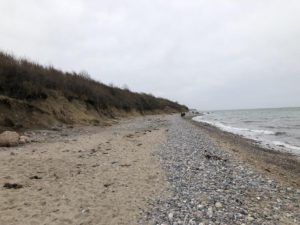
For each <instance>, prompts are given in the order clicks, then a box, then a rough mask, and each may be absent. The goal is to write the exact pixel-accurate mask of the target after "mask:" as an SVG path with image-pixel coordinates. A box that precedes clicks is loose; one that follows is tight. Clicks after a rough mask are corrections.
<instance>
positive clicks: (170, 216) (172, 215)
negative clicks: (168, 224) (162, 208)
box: [168, 213, 174, 221]
mask: <svg viewBox="0 0 300 225" xmlns="http://www.w3.org/2000/svg"><path fill="white" fill-rule="evenodd" d="M168 217H169V220H170V221H173V217H174V213H169V215H168Z"/></svg>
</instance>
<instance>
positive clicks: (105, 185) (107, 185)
mask: <svg viewBox="0 0 300 225" xmlns="http://www.w3.org/2000/svg"><path fill="white" fill-rule="evenodd" d="M113 184H114V183H106V184H104V185H103V186H104V187H106V188H108V187H110V186H112V185H113Z"/></svg>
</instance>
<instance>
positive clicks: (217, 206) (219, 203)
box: [215, 202, 223, 208]
mask: <svg viewBox="0 0 300 225" xmlns="http://www.w3.org/2000/svg"><path fill="white" fill-rule="evenodd" d="M215 206H216V208H222V207H223V205H222V203H221V202H216V204H215Z"/></svg>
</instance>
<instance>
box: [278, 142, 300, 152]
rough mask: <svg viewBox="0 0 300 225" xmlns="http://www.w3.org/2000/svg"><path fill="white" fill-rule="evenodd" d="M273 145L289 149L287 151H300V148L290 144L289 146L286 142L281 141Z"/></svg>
mask: <svg viewBox="0 0 300 225" xmlns="http://www.w3.org/2000/svg"><path fill="white" fill-rule="evenodd" d="M273 144H274V145H276V146H278V147H281V148H287V149H291V150H297V151H300V147H298V146H294V145H290V144H287V143H284V142H281V141H273Z"/></svg>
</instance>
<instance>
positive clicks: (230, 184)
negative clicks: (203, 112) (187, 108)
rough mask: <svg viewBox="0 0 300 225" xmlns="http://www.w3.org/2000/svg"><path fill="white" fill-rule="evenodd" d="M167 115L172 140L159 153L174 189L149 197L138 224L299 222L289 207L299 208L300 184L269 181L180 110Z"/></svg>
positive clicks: (296, 209) (297, 209)
mask: <svg viewBox="0 0 300 225" xmlns="http://www.w3.org/2000/svg"><path fill="white" fill-rule="evenodd" d="M165 119H166V120H167V122H166V123H165V124H166V127H165V129H168V133H167V135H168V142H166V143H165V144H164V145H162V146H161V148H160V149H159V150H158V151H157V155H156V156H155V157H157V158H158V159H159V160H160V162H161V165H162V168H163V170H164V171H165V174H166V176H167V180H168V183H169V187H170V192H171V194H170V196H169V197H167V198H165V196H163V197H162V198H160V199H156V200H155V199H154V200H151V206H152V207H151V208H150V209H149V210H147V211H146V212H145V214H144V215H145V216H144V218H143V219H142V220H143V221H142V222H141V223H140V224H148V222H149V221H151V224H161V225H163V224H177V225H180V224H181V225H182V224H185V225H192V224H195V225H208V224H252V223H254V221H255V222H256V223H255V224H264V225H273V224H278V221H286V217H287V215H289V217H290V218H289V220H290V221H294V224H300V214H299V213H291V212H300V208H299V205H300V204H299V199H300V193H299V189H298V190H297V189H293V188H290V187H286V186H283V185H282V184H280V183H277V182H276V181H274V180H272V182H271V179H270V178H268V177H265V175H262V174H260V173H259V172H257V171H256V170H254V169H253V168H251V167H250V166H247V165H246V164H245V163H242V162H239V161H238V160H237V159H233V158H232V156H231V155H229V154H228V153H227V152H226V151H224V150H222V149H220V148H219V147H217V146H216V145H215V144H214V142H213V141H212V140H211V138H210V137H209V136H208V134H207V133H206V131H203V130H202V129H200V128H198V127H196V126H194V125H193V124H191V123H190V122H189V121H187V120H185V119H182V118H180V116H178V115H174V116H166V117H165ZM150 122H151V121H150ZM207 155H210V156H211V157H206V156H207ZM162 199H164V200H162ZM278 200H279V201H278ZM222 203H223V204H222ZM225 203H226V204H225ZM214 208H215V209H216V210H215V211H214ZM220 209H222V210H220ZM278 209H280V210H278ZM250 212H251V215H250ZM248 213H249V214H248ZM166 220H169V222H167V221H166Z"/></svg>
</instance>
